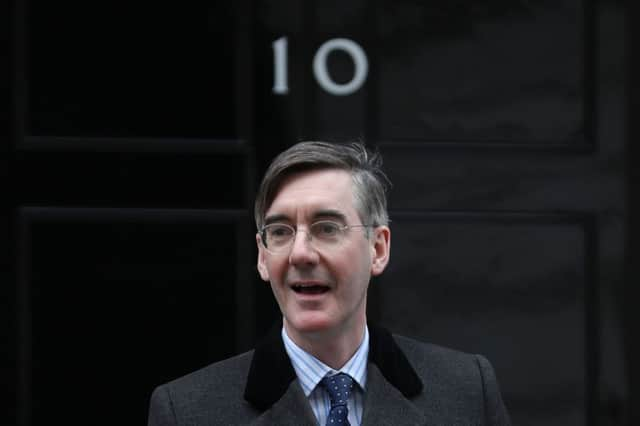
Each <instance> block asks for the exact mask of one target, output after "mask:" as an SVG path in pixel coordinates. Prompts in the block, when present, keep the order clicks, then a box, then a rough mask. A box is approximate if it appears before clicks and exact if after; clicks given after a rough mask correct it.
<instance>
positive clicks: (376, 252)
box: [371, 226, 391, 276]
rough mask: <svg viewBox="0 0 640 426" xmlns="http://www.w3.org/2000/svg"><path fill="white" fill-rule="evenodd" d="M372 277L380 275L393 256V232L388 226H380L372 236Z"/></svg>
mask: <svg viewBox="0 0 640 426" xmlns="http://www.w3.org/2000/svg"><path fill="white" fill-rule="evenodd" d="M371 239H372V244H371V253H372V259H371V275H373V276H376V275H380V274H381V273H382V272H383V271H384V269H385V268H386V267H387V264H388V263H389V256H390V254H391V230H390V229H389V227H388V226H378V227H377V228H375V229H374V230H373V235H372V236H371Z"/></svg>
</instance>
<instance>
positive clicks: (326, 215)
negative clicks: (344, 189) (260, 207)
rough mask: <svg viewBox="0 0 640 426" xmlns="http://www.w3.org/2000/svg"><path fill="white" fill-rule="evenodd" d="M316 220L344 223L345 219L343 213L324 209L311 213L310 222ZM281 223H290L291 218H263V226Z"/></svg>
mask: <svg viewBox="0 0 640 426" xmlns="http://www.w3.org/2000/svg"><path fill="white" fill-rule="evenodd" d="M318 219H336V220H339V221H341V222H342V223H346V220H347V217H346V216H345V215H344V213H342V212H340V211H338V210H333V209H324V210H318V211H316V212H314V213H313V216H312V221H316V220H318ZM281 222H291V218H290V217H289V216H287V215H286V214H274V215H270V216H267V217H265V218H264V224H265V225H269V224H271V223H281Z"/></svg>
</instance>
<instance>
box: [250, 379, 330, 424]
mask: <svg viewBox="0 0 640 426" xmlns="http://www.w3.org/2000/svg"><path fill="white" fill-rule="evenodd" d="M251 424H252V425H253V426H272V425H283V426H289V425H290V426H317V424H318V422H317V421H316V418H315V415H314V414H313V411H312V410H311V405H309V401H308V400H307V397H306V396H305V395H304V392H303V391H302V388H301V387H300V384H299V383H298V381H297V380H294V381H293V382H291V385H290V386H289V388H288V389H287V391H286V392H285V393H284V395H282V398H280V399H279V400H278V401H277V402H276V403H275V404H273V406H272V407H271V408H270V409H268V410H266V411H265V412H264V413H262V414H261V415H260V417H258V418H256V419H255V420H254V421H253V422H252V423H251Z"/></svg>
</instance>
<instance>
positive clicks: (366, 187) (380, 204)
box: [254, 141, 391, 230]
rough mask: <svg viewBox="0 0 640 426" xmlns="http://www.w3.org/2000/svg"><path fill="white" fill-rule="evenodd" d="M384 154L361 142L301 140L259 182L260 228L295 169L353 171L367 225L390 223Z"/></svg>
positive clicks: (357, 200) (257, 212)
mask: <svg viewBox="0 0 640 426" xmlns="http://www.w3.org/2000/svg"><path fill="white" fill-rule="evenodd" d="M381 166H382V157H381V156H380V154H379V153H377V152H376V153H372V152H370V151H369V150H367V148H366V147H365V146H364V145H363V144H362V143H360V142H352V143H348V144H336V143H329V142H315V141H309V142H300V143H297V144H296V145H293V146H292V147H291V148H289V149H287V150H286V151H284V152H282V153H280V154H279V155H278V156H277V157H276V158H275V159H274V160H273V161H272V162H271V165H270V166H269V168H268V169H267V171H266V172H265V175H264V177H263V179H262V183H261V184H260V188H259V189H258V195H257V197H256V202H255V206H254V216H255V220H256V226H257V227H258V230H260V229H262V227H263V226H264V218H265V213H266V212H267V210H268V209H269V207H270V206H271V203H272V202H273V199H274V198H275V196H276V194H277V192H278V190H279V188H280V185H281V184H282V181H283V180H284V179H285V178H286V177H287V176H290V175H292V174H294V173H300V172H305V171H309V170H322V169H339V170H345V171H347V172H349V173H350V174H351V178H352V180H353V193H354V196H355V207H356V210H357V211H358V214H359V215H360V220H362V223H363V224H365V225H373V226H380V225H387V224H388V223H389V215H388V213H387V194H386V193H387V190H388V188H389V187H390V186H391V182H389V179H387V177H386V175H385V174H384V172H383V171H382V169H381Z"/></svg>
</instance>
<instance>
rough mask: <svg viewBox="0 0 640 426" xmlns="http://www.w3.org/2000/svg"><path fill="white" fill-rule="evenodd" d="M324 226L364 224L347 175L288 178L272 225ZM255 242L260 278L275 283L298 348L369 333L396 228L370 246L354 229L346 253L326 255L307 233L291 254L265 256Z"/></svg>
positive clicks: (379, 232) (376, 232) (378, 231)
mask: <svg viewBox="0 0 640 426" xmlns="http://www.w3.org/2000/svg"><path fill="white" fill-rule="evenodd" d="M318 220H332V221H335V222H337V223H339V224H341V225H359V224H362V221H361V219H360V217H359V216H358V212H357V211H356V208H355V198H354V195H353V183H352V179H351V176H350V175H349V173H347V172H346V171H344V170H338V169H324V170H312V171H307V172H302V173H298V174H294V175H291V176H289V177H288V178H287V179H285V180H284V182H283V183H282V184H281V185H280V188H279V190H278V192H277V194H276V196H275V198H274V199H273V202H272V203H271V205H270V206H269V208H268V210H267V212H266V215H265V223H271V222H278V223H286V224H289V225H291V226H293V227H294V228H296V229H298V230H301V231H307V230H308V229H309V226H310V225H311V224H312V223H314V222H316V221H318ZM256 239H257V242H258V251H259V253H258V271H259V272H260V276H261V277H262V279H263V280H265V281H269V282H270V283H271V288H272V290H273V294H274V295H275V297H276V300H277V302H278V305H279V306H280V310H281V311H282V314H283V316H284V325H285V328H286V330H287V332H288V334H289V336H291V337H292V338H293V339H294V340H297V339H296V338H297V337H299V336H303V335H306V336H311V335H314V334H318V335H327V334H329V335H337V334H340V333H343V332H349V331H353V330H362V328H363V327H364V323H365V322H366V300H367V287H368V285H369V279H370V277H371V276H372V275H378V274H380V273H382V271H383V270H384V268H385V266H386V264H387V261H388V258H389V248H390V245H389V244H390V233H389V228H387V227H386V226H380V227H377V228H375V229H373V230H371V236H370V237H369V238H367V229H366V228H352V229H348V230H347V231H346V235H345V238H344V241H343V242H342V243H341V244H340V245H339V246H337V247H333V248H331V249H322V250H317V249H316V248H314V246H313V245H312V242H311V241H310V240H309V237H308V234H307V232H298V233H296V236H295V240H294V242H293V244H292V246H291V249H289V250H286V251H285V252H284V253H277V254H274V253H270V252H268V251H267V250H266V249H265V248H264V246H263V245H262V243H261V240H260V235H258V236H257V237H256ZM304 287H314V288H308V289H305V288H304Z"/></svg>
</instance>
